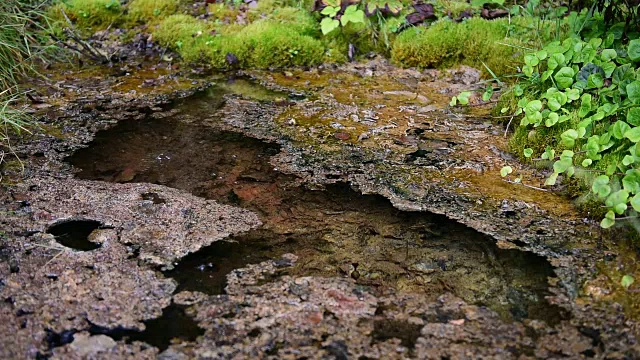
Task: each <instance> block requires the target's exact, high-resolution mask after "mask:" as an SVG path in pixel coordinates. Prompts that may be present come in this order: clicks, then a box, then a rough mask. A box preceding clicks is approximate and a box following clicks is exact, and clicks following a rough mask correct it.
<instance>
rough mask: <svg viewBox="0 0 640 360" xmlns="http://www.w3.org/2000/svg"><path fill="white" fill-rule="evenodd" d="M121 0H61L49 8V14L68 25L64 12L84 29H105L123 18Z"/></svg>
mask: <svg viewBox="0 0 640 360" xmlns="http://www.w3.org/2000/svg"><path fill="white" fill-rule="evenodd" d="M122 11H123V8H122V5H121V4H120V1H119V0H60V1H59V2H58V3H57V4H56V5H54V6H52V7H51V8H50V9H49V12H48V15H49V16H50V17H51V18H52V19H53V20H54V21H56V22H58V23H59V24H62V25H61V26H66V21H65V18H64V15H63V12H64V13H66V14H67V16H68V17H69V19H70V20H71V21H72V22H73V23H74V24H76V25H77V26H78V27H79V28H80V29H82V30H92V31H97V30H103V29H106V28H107V27H108V26H109V25H118V23H119V22H120V21H121V20H122V17H121V15H122Z"/></svg>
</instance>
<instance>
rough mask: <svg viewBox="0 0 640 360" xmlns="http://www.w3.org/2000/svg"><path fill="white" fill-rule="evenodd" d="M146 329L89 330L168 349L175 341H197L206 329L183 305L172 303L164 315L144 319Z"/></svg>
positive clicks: (93, 328)
mask: <svg viewBox="0 0 640 360" xmlns="http://www.w3.org/2000/svg"><path fill="white" fill-rule="evenodd" d="M144 325H145V330H144V331H136V330H130V329H122V328H116V329H107V328H104V327H100V326H97V325H93V324H92V325H91V327H90V328H89V332H90V333H91V334H93V335H97V334H104V335H107V336H110V337H111V338H113V339H114V340H116V341H119V340H125V341H126V342H127V343H131V342H133V341H142V342H145V343H147V344H149V345H153V346H155V347H157V348H158V349H160V351H164V350H166V349H167V348H168V347H169V345H171V344H172V343H173V342H174V341H176V340H177V341H184V342H189V341H195V340H196V339H197V338H198V336H201V335H203V334H204V332H205V330H204V329H202V328H200V327H199V326H198V324H197V323H196V322H195V320H194V319H193V318H192V317H190V316H189V315H187V314H186V313H185V309H184V307H183V306H180V305H177V304H171V305H169V306H168V307H166V308H164V309H163V310H162V316H160V317H159V318H156V319H151V320H147V321H144Z"/></svg>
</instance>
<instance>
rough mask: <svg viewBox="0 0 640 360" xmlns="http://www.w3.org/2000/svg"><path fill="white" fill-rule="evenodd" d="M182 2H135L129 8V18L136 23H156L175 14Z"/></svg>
mask: <svg viewBox="0 0 640 360" xmlns="http://www.w3.org/2000/svg"><path fill="white" fill-rule="evenodd" d="M179 5H180V0H133V1H131V2H130V3H129V5H128V6H127V9H128V17H129V18H130V19H131V20H133V21H134V22H138V23H149V22H151V23H152V22H156V21H159V20H162V19H164V18H166V17H167V16H169V15H173V14H175V12H176V11H178V7H179Z"/></svg>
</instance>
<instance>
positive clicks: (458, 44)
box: [391, 18, 544, 77]
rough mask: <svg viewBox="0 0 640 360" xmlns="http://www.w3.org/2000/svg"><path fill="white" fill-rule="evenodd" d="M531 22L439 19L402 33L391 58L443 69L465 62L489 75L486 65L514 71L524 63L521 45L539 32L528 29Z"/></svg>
mask: <svg viewBox="0 0 640 360" xmlns="http://www.w3.org/2000/svg"><path fill="white" fill-rule="evenodd" d="M528 21H529V20H527V19H519V20H511V21H509V20H508V19H497V20H485V19H482V18H472V19H468V20H465V21H463V22H461V23H455V22H452V21H450V20H441V21H437V22H435V23H433V24H432V25H431V26H429V27H427V28H424V27H419V28H413V29H409V30H406V31H404V32H402V33H401V34H400V35H398V37H397V39H396V40H395V42H394V44H393V48H392V50H391V57H392V60H393V61H394V62H395V63H397V64H399V65H401V66H405V67H418V68H429V67H436V68H443V67H449V66H454V65H456V64H464V65H469V66H473V67H475V68H478V69H480V70H482V71H483V75H484V76H485V77H489V76H490V72H489V71H488V70H487V69H486V68H485V65H486V66H487V67H489V69H491V70H492V71H493V72H494V73H496V74H497V75H504V74H512V73H515V72H516V70H517V69H516V65H517V64H519V63H520V62H521V58H522V56H523V51H522V50H521V48H522V47H523V46H524V45H526V44H528V43H529V42H531V41H533V38H534V37H538V34H539V33H536V32H534V31H532V30H531V29H529V28H528V26H529V25H527V24H528ZM534 34H535V36H534ZM543 35H544V34H542V35H541V36H543Z"/></svg>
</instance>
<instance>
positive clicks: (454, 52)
mask: <svg viewBox="0 0 640 360" xmlns="http://www.w3.org/2000/svg"><path fill="white" fill-rule="evenodd" d="M465 35H466V31H465V28H464V27H463V26H461V25H460V24H456V23H453V22H451V21H448V20H444V21H438V22H435V23H434V24H432V25H431V26H429V27H428V28H424V27H415V28H410V29H408V30H405V31H403V32H402V33H401V34H400V35H398V37H397V38H396V41H395V42H394V44H393V47H392V49H391V59H392V60H393V61H394V62H396V63H397V64H399V65H401V66H405V67H418V68H429V67H439V66H442V65H443V64H444V63H445V62H447V61H449V62H450V61H457V60H458V59H459V58H460V57H461V56H462V51H463V48H464V40H465Z"/></svg>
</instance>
